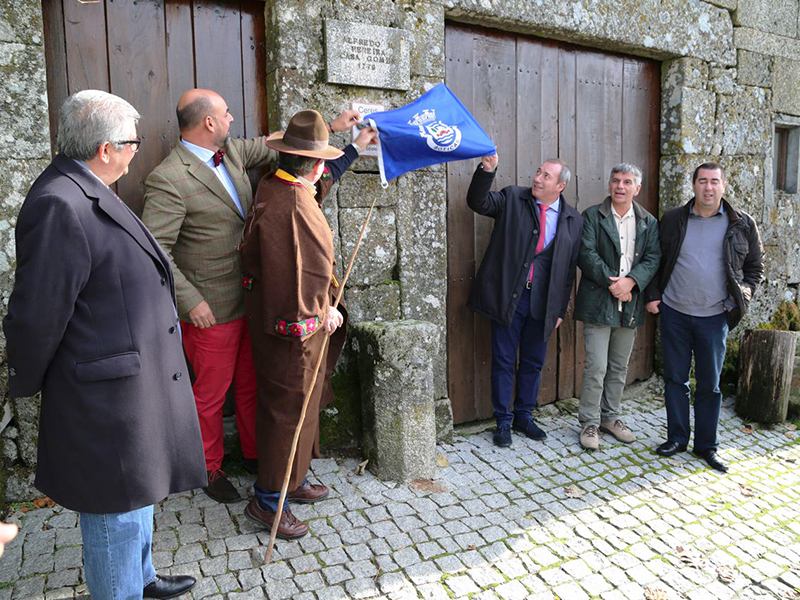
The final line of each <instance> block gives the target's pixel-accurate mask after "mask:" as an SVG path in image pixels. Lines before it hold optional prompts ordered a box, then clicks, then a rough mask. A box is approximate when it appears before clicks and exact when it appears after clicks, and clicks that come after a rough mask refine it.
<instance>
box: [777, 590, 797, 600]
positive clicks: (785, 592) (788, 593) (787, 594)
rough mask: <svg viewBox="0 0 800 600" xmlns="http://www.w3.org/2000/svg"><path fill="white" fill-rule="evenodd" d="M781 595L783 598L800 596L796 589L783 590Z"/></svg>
mask: <svg viewBox="0 0 800 600" xmlns="http://www.w3.org/2000/svg"><path fill="white" fill-rule="evenodd" d="M780 595H781V598H791V599H792V600H796V599H797V598H800V595H798V593H797V592H795V591H794V590H781V591H780Z"/></svg>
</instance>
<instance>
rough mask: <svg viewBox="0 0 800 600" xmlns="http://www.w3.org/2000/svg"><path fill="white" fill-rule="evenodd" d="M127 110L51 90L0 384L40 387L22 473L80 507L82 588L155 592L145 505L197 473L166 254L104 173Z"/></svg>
mask: <svg viewBox="0 0 800 600" xmlns="http://www.w3.org/2000/svg"><path fill="white" fill-rule="evenodd" d="M138 119H139V114H138V113H137V112H136V110H135V109H134V108H133V107H132V106H131V105H130V104H128V103H127V102H126V101H125V100H123V99H122V98H118V97H117V96H113V95H111V94H107V93H106V92H100V91H97V90H85V91H82V92H78V93H76V94H74V95H72V96H70V97H69V98H67V100H66V101H65V102H64V105H63V106H62V107H61V111H60V115H59V134H58V146H59V152H58V155H57V156H56V157H55V159H54V160H53V162H52V163H51V164H50V166H48V167H47V169H45V171H44V172H43V173H42V174H41V175H40V176H39V178H38V179H37V180H36V181H35V182H34V184H33V187H32V188H31V190H30V191H29V192H28V196H27V197H26V199H25V202H24V204H23V205H22V209H21V211H20V214H19V218H18V220H17V226H16V246H17V248H16V249H17V267H16V280H15V285H14V290H13V292H12V294H11V298H10V300H9V307H8V315H7V316H6V317H5V319H4V320H3V328H4V330H5V334H6V340H7V353H8V364H9V391H10V394H11V395H12V396H18V397H19V396H22V397H27V396H32V395H34V394H35V393H37V392H39V391H41V392H42V404H41V416H40V421H39V448H38V461H37V468H36V481H35V484H36V487H37V488H39V489H40V490H41V491H42V492H44V493H45V494H47V495H48V496H50V497H51V498H52V499H53V500H55V501H56V502H58V503H59V504H61V505H63V506H65V507H66V508H69V509H72V510H75V511H77V512H79V513H80V524H81V533H82V536H83V552H84V571H85V577H86V582H87V584H88V586H89V591H90V593H91V596H92V598H94V599H96V600H100V599H103V600H104V599H107V598H114V599H117V598H142V597H143V596H145V597H152V598H168V597H174V596H177V595H180V594H182V593H183V592H185V591H187V590H188V589H190V588H191V587H192V586H193V585H194V579H193V578H192V577H182V576H159V575H156V573H155V570H154V568H153V565H152V562H151V557H150V545H151V540H152V531H153V506H152V505H153V504H154V503H155V502H159V501H160V500H162V499H164V498H165V497H166V496H167V495H169V494H171V493H173V492H180V491H184V490H189V489H193V488H198V487H202V486H204V485H205V484H206V475H205V463H204V460H203V447H202V442H201V438H200V429H199V425H198V421H197V412H196V411H195V410H194V399H193V396H192V389H191V384H190V382H189V374H188V372H187V368H186V362H185V360H184V357H183V350H182V348H181V340H180V329H179V327H178V317H177V314H176V312H175V291H174V284H173V278H172V272H171V270H170V265H169V260H168V259H167V257H166V255H165V254H164V253H163V252H162V251H161V249H160V248H159V246H158V244H157V243H156V241H155V240H154V239H153V237H152V236H151V235H150V233H149V232H148V231H147V229H146V228H145V227H144V225H143V224H142V222H141V221H140V220H139V219H138V218H137V217H136V216H135V215H134V214H133V212H131V210H130V209H129V208H128V207H127V206H126V205H125V204H124V203H123V202H122V200H120V199H119V197H117V195H116V194H115V193H114V192H113V191H112V190H111V189H110V188H109V187H108V186H109V185H111V184H112V183H114V182H115V181H116V180H117V179H119V178H120V177H121V176H122V175H124V174H125V173H127V171H128V164H129V163H130V161H131V160H132V159H133V157H134V155H135V153H136V151H137V150H138V146H139V143H140V140H139V139H138V138H137V137H136V123H137V121H138Z"/></svg>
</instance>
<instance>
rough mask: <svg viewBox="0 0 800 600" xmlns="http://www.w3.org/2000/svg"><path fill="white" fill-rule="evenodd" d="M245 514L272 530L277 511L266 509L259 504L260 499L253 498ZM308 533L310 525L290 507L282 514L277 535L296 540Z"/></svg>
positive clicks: (284, 538)
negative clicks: (293, 512)
mask: <svg viewBox="0 0 800 600" xmlns="http://www.w3.org/2000/svg"><path fill="white" fill-rule="evenodd" d="M244 516H245V517H247V518H248V519H250V520H251V521H253V522H255V523H258V524H260V525H263V526H264V527H266V528H267V530H268V531H270V532H271V531H272V523H273V522H274V521H275V513H274V512H272V511H271V510H264V509H263V508H261V507H260V506H259V505H258V500H256V499H255V498H252V499H251V500H250V502H249V503H248V504H247V506H246V507H245V509H244ZM307 533H308V525H306V524H305V523H303V521H301V520H300V519H298V518H297V517H295V516H294V515H293V514H292V511H291V510H289V509H288V508H287V509H286V510H284V511H283V513H282V514H281V522H280V523H278V535H277V537H279V538H281V539H282V540H296V539H297V538H301V537H303V536H304V535H305V534H307Z"/></svg>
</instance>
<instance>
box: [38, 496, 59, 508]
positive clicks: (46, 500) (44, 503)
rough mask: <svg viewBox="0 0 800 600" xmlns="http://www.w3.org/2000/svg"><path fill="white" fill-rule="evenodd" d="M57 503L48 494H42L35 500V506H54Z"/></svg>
mask: <svg viewBox="0 0 800 600" xmlns="http://www.w3.org/2000/svg"><path fill="white" fill-rule="evenodd" d="M55 505H56V503H55V502H53V501H52V500H50V498H48V497H47V496H42V497H41V498H37V499H36V500H34V501H33V507H34V508H53V507H54V506H55Z"/></svg>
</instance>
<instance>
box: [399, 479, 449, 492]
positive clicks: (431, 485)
mask: <svg viewBox="0 0 800 600" xmlns="http://www.w3.org/2000/svg"><path fill="white" fill-rule="evenodd" d="M408 487H410V488H414V489H415V490H419V491H420V492H427V493H431V494H438V493H441V492H446V491H447V488H446V487H445V486H443V485H442V484H441V483H436V482H435V481H433V480H432V479H415V480H414V481H412V482H411V483H410V484H408Z"/></svg>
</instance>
